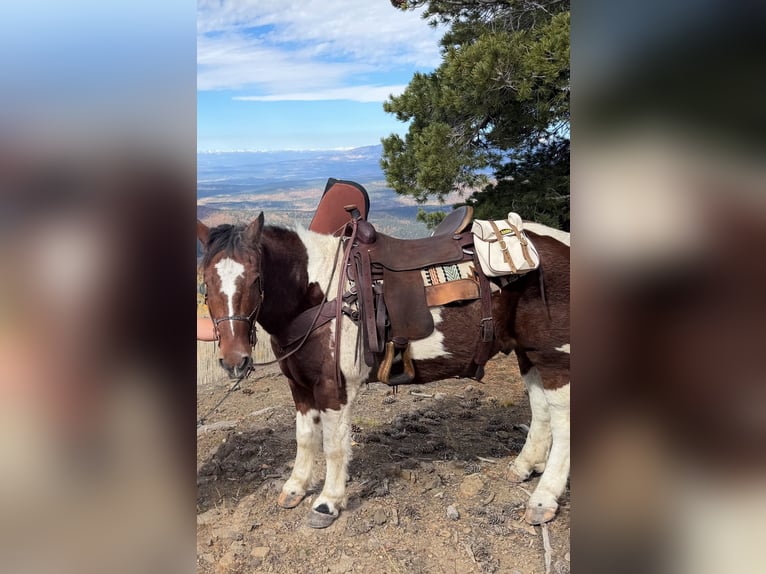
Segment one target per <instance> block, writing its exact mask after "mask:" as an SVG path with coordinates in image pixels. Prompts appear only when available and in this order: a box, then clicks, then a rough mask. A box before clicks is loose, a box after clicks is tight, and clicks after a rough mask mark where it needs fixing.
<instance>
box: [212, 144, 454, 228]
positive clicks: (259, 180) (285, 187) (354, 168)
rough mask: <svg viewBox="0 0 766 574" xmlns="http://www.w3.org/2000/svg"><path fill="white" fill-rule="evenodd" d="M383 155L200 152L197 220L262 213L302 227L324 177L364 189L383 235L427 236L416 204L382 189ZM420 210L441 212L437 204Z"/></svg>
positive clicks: (366, 151)
mask: <svg viewBox="0 0 766 574" xmlns="http://www.w3.org/2000/svg"><path fill="white" fill-rule="evenodd" d="M382 152H383V146H382V145H374V146H366V147H360V148H354V149H348V150H303V151H290V150H286V151H263V152H258V151H256V152H253V151H241V152H200V153H198V154H197V213H198V217H200V219H202V220H203V221H205V222H206V223H208V224H211V225H214V224H218V223H223V222H244V221H248V220H250V219H252V218H253V217H254V216H255V215H257V214H258V212H259V211H264V212H265V213H266V220H267V223H272V224H281V225H285V224H299V225H304V226H306V225H308V223H309V222H310V221H311V217H312V216H313V212H314V209H315V208H316V205H317V203H318V202H319V198H320V197H321V195H322V192H323V191H324V187H325V184H326V182H327V179H328V178H330V177H334V178H336V179H348V180H352V181H355V182H358V183H360V184H362V185H363V186H364V187H365V189H367V192H368V193H369V195H370V221H372V222H373V223H375V224H376V226H377V228H378V229H379V230H380V231H382V232H383V233H388V234H391V235H395V236H397V237H403V238H405V237H423V236H425V235H428V230H427V229H426V228H425V226H424V225H423V224H422V223H419V222H417V221H415V216H416V214H417V211H418V207H417V205H416V204H415V202H414V201H413V200H411V199H410V198H404V197H401V196H399V195H397V194H396V193H395V192H394V191H393V190H392V189H391V188H389V187H388V186H387V184H386V181H385V175H384V174H383V170H382V169H381V168H380V158H381V154H382ZM455 201H457V198H455ZM423 207H424V208H425V209H427V210H434V209H439V208H440V206H438V205H437V204H431V205H424V206H423ZM441 208H442V209H445V210H449V209H450V207H449V206H441Z"/></svg>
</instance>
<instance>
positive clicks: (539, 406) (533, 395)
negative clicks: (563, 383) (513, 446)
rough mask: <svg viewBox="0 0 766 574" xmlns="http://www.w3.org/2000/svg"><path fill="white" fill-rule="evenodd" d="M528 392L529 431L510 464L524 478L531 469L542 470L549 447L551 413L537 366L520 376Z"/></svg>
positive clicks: (530, 472)
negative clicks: (530, 416) (516, 455)
mask: <svg viewBox="0 0 766 574" xmlns="http://www.w3.org/2000/svg"><path fill="white" fill-rule="evenodd" d="M522 378H523V379H524V383H525V384H526V386H527V391H528V392H529V406H530V409H531V410H532V422H531V423H530V425H529V433H528V434H527V440H526V442H525V443H524V448H522V449H521V452H520V453H519V456H518V457H516V460H515V461H514V462H513V464H512V465H511V470H513V472H514V473H516V475H517V476H518V477H519V478H520V479H522V480H525V479H526V478H528V477H529V475H530V474H532V471H533V470H536V471H537V472H542V471H543V470H544V469H545V463H546V460H547V458H548V451H549V449H550V447H551V413H550V412H549V410H548V401H547V400H546V396H545V390H544V389H543V380H542V378H541V377H540V371H538V370H537V367H532V368H531V369H530V370H529V372H528V373H527V374H526V375H523V377H522Z"/></svg>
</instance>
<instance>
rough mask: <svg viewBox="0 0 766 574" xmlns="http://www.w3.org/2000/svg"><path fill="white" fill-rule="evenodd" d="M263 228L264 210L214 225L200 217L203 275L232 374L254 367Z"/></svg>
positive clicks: (223, 363)
mask: <svg viewBox="0 0 766 574" xmlns="http://www.w3.org/2000/svg"><path fill="white" fill-rule="evenodd" d="M262 231H263V213H261V214H260V215H259V216H258V217H256V218H255V219H254V220H253V222H252V223H250V224H249V225H247V226H242V225H239V226H234V225H219V226H218V227H214V228H212V229H209V228H208V227H206V226H205V225H204V224H203V223H201V222H200V221H197V237H198V239H199V240H200V241H201V242H202V245H203V246H204V249H205V254H204V259H203V262H202V267H203V278H204V281H205V289H206V300H207V305H208V309H209V310H210V317H211V318H212V320H213V323H214V324H215V330H216V337H217V339H218V347H219V349H220V352H219V361H220V363H221V366H222V367H223V368H224V369H226V371H227V372H228V373H229V375H231V376H232V377H242V376H245V375H247V373H248V372H249V371H250V369H252V366H253V358H252V350H253V346H255V341H256V339H255V322H256V320H257V319H258V312H259V310H260V307H261V302H262V301H263V284H262V280H261V233H262Z"/></svg>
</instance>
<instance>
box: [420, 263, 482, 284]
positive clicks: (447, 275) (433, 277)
mask: <svg viewBox="0 0 766 574" xmlns="http://www.w3.org/2000/svg"><path fill="white" fill-rule="evenodd" d="M421 273H422V275H423V283H424V284H425V285H438V284H439V283H446V282H448V281H457V280H458V279H473V278H475V277H476V272H475V271H474V269H473V262H471V261H463V262H462V263H453V264H448V265H434V266H432V267H426V268H425V269H423V270H422V271H421Z"/></svg>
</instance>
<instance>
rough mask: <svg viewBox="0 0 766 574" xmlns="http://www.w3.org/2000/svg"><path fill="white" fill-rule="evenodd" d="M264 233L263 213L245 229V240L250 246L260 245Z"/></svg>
mask: <svg viewBox="0 0 766 574" xmlns="http://www.w3.org/2000/svg"><path fill="white" fill-rule="evenodd" d="M262 232H263V212H262V211H261V213H259V214H258V217H256V218H255V219H253V221H252V222H251V223H250V225H248V226H247V229H245V239H247V242H248V243H249V244H250V245H258V243H259V242H260V240H261V233H262Z"/></svg>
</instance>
